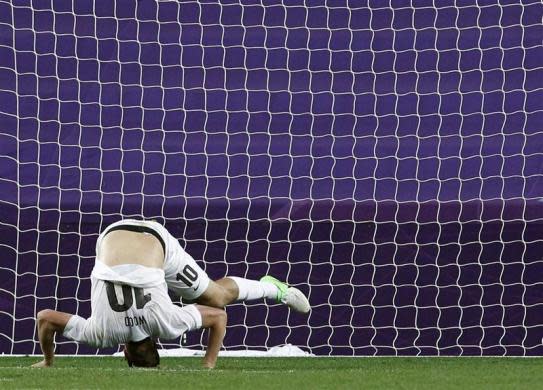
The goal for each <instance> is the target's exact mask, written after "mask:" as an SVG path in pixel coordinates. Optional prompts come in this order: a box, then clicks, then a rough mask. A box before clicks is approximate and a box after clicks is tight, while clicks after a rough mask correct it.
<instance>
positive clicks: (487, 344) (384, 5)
mask: <svg viewBox="0 0 543 390" xmlns="http://www.w3.org/2000/svg"><path fill="white" fill-rule="evenodd" d="M542 12H543V11H542V5H541V4H540V2H538V1H524V2H522V3H520V2H504V3H499V4H498V3H496V2H478V3H476V4H472V3H469V2H462V1H458V2H456V3H455V4H449V3H447V4H445V3H443V4H441V3H439V2H438V3H434V2H430V1H428V2H426V1H424V2H420V3H416V4H410V3H409V2H395V1H392V2H377V1H375V2H372V1H370V2H358V1H347V2H345V1H342V2H335V1H317V2H303V1H296V0H292V1H285V2H267V1H266V2H253V1H245V0H243V1H239V2H238V1H224V2H221V3H216V2H211V1H209V2H208V1H206V2H196V1H184V2H175V1H158V2H155V1H151V0H143V1H139V2H133V3H132V2H123V3H115V2H113V1H101V2H97V3H94V2H90V1H78V2H75V3H74V4H71V3H70V2H57V1H53V2H50V1H39V2H37V1H33V2H30V1H21V2H13V3H11V2H0V102H1V104H0V129H1V131H0V150H1V152H2V153H0V172H1V176H0V230H1V232H0V237H1V238H0V254H1V255H2V260H0V280H1V281H2V285H1V286H0V351H1V352H6V353H16V354H20V353H33V352H36V351H38V344H37V342H36V334H35V332H34V316H35V313H36V311H38V310H40V309H43V308H56V309H58V310H64V311H69V312H74V313H78V314H80V315H84V316H87V315H89V311H90V301H89V296H90V282H89V274H90V269H91V268H92V263H93V256H94V244H95V240H96V238H97V236H98V234H99V232H100V231H101V230H103V229H104V228H105V226H107V225H108V224H109V223H111V222H113V221H116V220H118V219H120V218H121V217H144V218H154V219H158V220H159V221H160V222H163V223H165V224H166V226H167V227H168V228H169V229H170V230H171V232H172V234H174V235H175V236H176V237H178V238H179V239H180V240H182V241H183V243H184V244H185V245H186V248H187V250H188V252H190V253H191V254H192V255H193V256H194V257H195V258H197V259H202V260H203V263H202V264H204V265H205V268H206V270H207V271H208V272H209V273H210V275H211V276H212V277H220V276H223V275H225V274H230V275H236V276H245V277H249V278H252V279H256V278H258V277H260V276H261V275H263V274H266V273H272V274H274V275H276V276H278V277H279V278H282V279H285V280H288V282H289V283H292V284H294V285H297V286H299V287H300V288H301V289H302V290H304V291H305V292H307V293H309V295H310V300H311V302H312V304H313V306H314V309H313V312H312V313H311V315H310V316H309V318H305V317H300V316H296V315H291V314H289V313H288V312H287V311H286V310H285V308H284V307H281V306H276V305H266V304H264V303H262V302H257V303H251V304H248V305H234V306H232V307H231V308H230V309H229V331H228V336H227V339H226V342H225V343H226V346H227V348H251V347H256V348H262V347H271V346H275V345H282V344H285V343H292V344H294V345H298V346H302V347H309V349H310V350H311V351H312V352H313V353H315V354H321V355H326V354H348V355H350V354H357V355H362V354H514V355H526V354H541V346H540V342H541V338H542V336H543V331H542V328H541V325H540V321H539V319H540V318H541V310H542V309H541V308H542V302H541V296H540V295H541V294H540V293H539V292H538V291H539V290H540V288H541V283H542V280H541V277H540V276H539V275H541V274H542V272H543V262H542V261H541V255H540V254H541V253H542V252H543V236H542V233H541V231H542V229H541V228H540V226H541V222H542V220H543V213H542V211H541V209H542V206H541V203H540V202H539V200H540V199H541V197H542V195H543V191H542V190H541V188H542V187H541V186H540V185H539V183H540V181H541V177H542V173H541V166H542V163H543V159H542V156H543V152H542V151H543V129H542V128H541V123H543V104H542V102H543V77H542V76H543V49H542V42H541V36H542V35H543V27H542V23H541V21H542ZM200 343H201V338H200V336H199V335H189V340H188V344H189V345H190V346H196V345H199V344H200ZM174 344H177V343H174ZM58 350H59V352H60V353H81V354H85V353H94V351H95V350H92V349H89V348H87V347H84V346H77V345H75V344H74V343H71V342H67V341H61V342H60V344H59V349H58ZM99 352H105V351H99Z"/></svg>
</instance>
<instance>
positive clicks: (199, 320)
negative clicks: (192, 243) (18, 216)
mask: <svg viewBox="0 0 543 390" xmlns="http://www.w3.org/2000/svg"><path fill="white" fill-rule="evenodd" d="M91 283H92V289H91V309H92V315H91V317H90V318H89V319H87V320H85V319H83V318H81V317H79V316H77V315H71V314H68V313H62V312H57V311H54V310H44V311H41V312H40V313H38V321H37V326H38V336H39V339H40V345H41V348H42V351H43V354H44V360H43V361H41V362H39V363H37V364H35V365H34V366H35V367H47V366H50V365H51V364H52V363H53V358H54V343H53V341H54V336H55V334H56V333H61V334H63V335H64V336H65V337H67V338H69V339H72V340H75V341H78V342H84V343H87V344H90V345H92V346H96V347H106V346H112V345H116V344H120V343H124V344H125V349H124V353H125V357H126V359H127V360H128V364H129V365H130V366H132V365H134V366H142V367H154V366H157V365H158V363H159V357H158V352H157V350H156V344H155V342H154V339H155V338H157V337H160V338H164V339H171V338H176V337H178V336H180V335H181V334H183V333H184V332H186V331H190V330H193V329H198V328H200V327H204V328H209V329H210V334H209V340H208V346H207V350H206V355H205V357H204V362H203V364H204V367H208V368H213V367H214V366H215V363H216V360H217V355H218V352H219V349H220V346H221V343H222V340H223V338H224V332H225V327H226V314H225V312H224V311H223V310H220V309H221V308H223V307H224V306H225V305H227V304H229V303H231V302H233V301H236V300H251V299H259V298H272V299H276V300H277V301H279V302H283V303H285V304H287V305H288V306H289V307H291V308H292V309H294V310H296V311H299V312H302V313H307V312H308V311H309V310H310V306H309V302H308V300H307V298H306V297H305V296H304V295H303V293H302V292H301V291H299V290H298V289H296V288H293V287H288V286H287V285H286V284H284V283H282V282H280V281H278V280H276V279H275V278H273V277H270V276H266V277H264V278H262V279H261V280H260V281H253V280H247V279H243V278H236V277H225V278H223V279H220V280H217V281H215V282H214V281H211V280H210V279H209V277H208V276H207V274H206V273H205V272H204V271H203V270H202V269H201V268H200V267H199V266H198V265H197V264H196V262H195V261H194V259H193V258H192V257H191V256H190V255H188V254H187V253H186V252H185V251H184V250H183V248H182V247H181V245H179V242H178V241H177V240H176V239H175V238H174V237H173V236H172V235H171V234H170V233H169V232H168V231H167V230H166V229H165V228H164V227H163V226H162V225H160V224H158V223H156V222H153V221H137V220H122V221H119V222H117V223H114V224H112V225H110V226H108V227H107V228H106V230H105V231H104V232H103V233H102V234H101V235H100V236H99V237H98V241H97V244H96V262H95V266H94V268H93V271H92V274H91ZM167 288H169V289H171V290H172V291H173V292H174V293H176V294H178V295H179V296H181V297H182V298H184V299H186V300H190V301H196V302H198V303H200V304H201V305H188V306H185V307H183V308H180V307H178V306H176V305H174V304H173V303H172V302H171V300H170V299H169V297H168V294H167ZM205 305H207V306H205ZM210 306H214V307H210Z"/></svg>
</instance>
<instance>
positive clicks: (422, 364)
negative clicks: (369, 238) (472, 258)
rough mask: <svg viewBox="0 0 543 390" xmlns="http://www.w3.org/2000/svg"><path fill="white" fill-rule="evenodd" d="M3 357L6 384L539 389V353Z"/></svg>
mask: <svg viewBox="0 0 543 390" xmlns="http://www.w3.org/2000/svg"><path fill="white" fill-rule="evenodd" d="M37 361H39V359H38V358H36V357H5V356H4V357H0V388H2V389H9V388H78V389H80V388H103V389H106V388H109V389H111V388H115V389H117V388H126V389H136V388H147V389H157V388H168V389H174V388H178V389H183V388H184V389H203V388H210V389H211V388H213V389H221V390H222V389H236V390H239V389H254V390H262V389H297V390H301V389H320V388H322V389H340V388H343V389H360V388H369V389H380V388H383V389H385V388H386V389H390V388H394V389H398V388H399V389H448V388H455V389H467V388H472V389H482V388H488V389H523V388H524V389H536V388H543V360H542V359H540V358H528V359H523V358H455V357H447V358H420V357H419V358H403V357H398V358H394V357H390V358H373V357H372V358H220V359H219V361H218V364H217V368H216V369H215V370H205V369H202V368H200V363H201V359H200V358H162V359H161V367H160V369H129V368H128V367H127V365H126V363H125V362H124V361H123V360H122V358H114V357H78V358H74V357H58V358H57V359H56V361H55V367H53V368H48V369H36V368H29V366H30V365H31V364H32V363H35V362H37Z"/></svg>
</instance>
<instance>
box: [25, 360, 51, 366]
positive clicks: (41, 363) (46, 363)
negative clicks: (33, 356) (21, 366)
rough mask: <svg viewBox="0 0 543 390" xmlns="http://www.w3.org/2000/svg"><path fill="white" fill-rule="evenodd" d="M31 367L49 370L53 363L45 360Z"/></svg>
mask: <svg viewBox="0 0 543 390" xmlns="http://www.w3.org/2000/svg"><path fill="white" fill-rule="evenodd" d="M30 367H32V368H48V367H51V363H49V362H47V361H46V360H45V359H43V360H42V361H41V362H38V363H34V364H33V365H31V366H30Z"/></svg>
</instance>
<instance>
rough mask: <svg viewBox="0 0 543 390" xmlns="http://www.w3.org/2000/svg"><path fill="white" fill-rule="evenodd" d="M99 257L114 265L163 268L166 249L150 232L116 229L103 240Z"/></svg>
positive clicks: (107, 263) (100, 259) (106, 263)
mask: <svg viewBox="0 0 543 390" xmlns="http://www.w3.org/2000/svg"><path fill="white" fill-rule="evenodd" d="M97 259H99V261H101V262H103V263H104V264H105V265H107V266H110V267H113V266H116V265H121V264H139V265H143V266H145V267H153V268H162V267H163V265H164V251H163V249H162V245H161V244H160V241H158V240H157V238H156V237H155V236H153V235H152V234H148V233H139V232H132V231H127V230H116V231H112V232H110V233H108V234H107V235H106V236H105V237H104V238H103V240H102V242H101V244H100V248H99V253H97Z"/></svg>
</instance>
